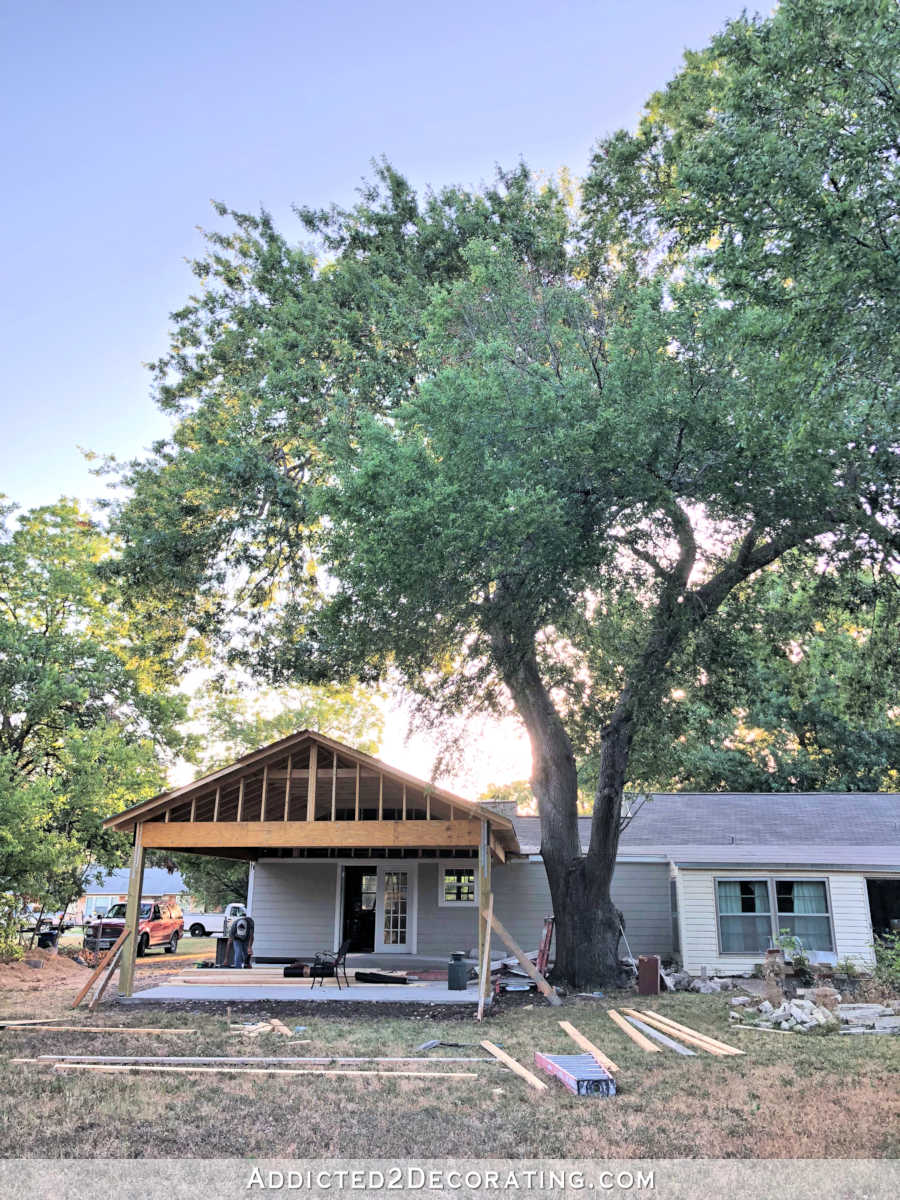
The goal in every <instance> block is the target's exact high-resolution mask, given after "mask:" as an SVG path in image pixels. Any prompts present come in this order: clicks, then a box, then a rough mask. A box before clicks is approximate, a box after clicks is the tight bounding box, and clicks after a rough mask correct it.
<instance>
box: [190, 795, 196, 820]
mask: <svg viewBox="0 0 900 1200" xmlns="http://www.w3.org/2000/svg"><path fill="white" fill-rule="evenodd" d="M191 820H192V821H196V820H197V797H196V796H194V798H193V799H192V800H191Z"/></svg>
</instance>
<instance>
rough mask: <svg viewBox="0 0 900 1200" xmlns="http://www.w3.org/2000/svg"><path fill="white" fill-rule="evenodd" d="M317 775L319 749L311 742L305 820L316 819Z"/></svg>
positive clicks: (311, 820)
mask: <svg viewBox="0 0 900 1200" xmlns="http://www.w3.org/2000/svg"><path fill="white" fill-rule="evenodd" d="M318 775H319V747H318V745H317V743H316V742H313V743H312V745H311V746H310V748H309V781H308V783H307V785H306V819H307V821H309V822H310V823H312V822H313V821H315V819H316V779H317V778H318Z"/></svg>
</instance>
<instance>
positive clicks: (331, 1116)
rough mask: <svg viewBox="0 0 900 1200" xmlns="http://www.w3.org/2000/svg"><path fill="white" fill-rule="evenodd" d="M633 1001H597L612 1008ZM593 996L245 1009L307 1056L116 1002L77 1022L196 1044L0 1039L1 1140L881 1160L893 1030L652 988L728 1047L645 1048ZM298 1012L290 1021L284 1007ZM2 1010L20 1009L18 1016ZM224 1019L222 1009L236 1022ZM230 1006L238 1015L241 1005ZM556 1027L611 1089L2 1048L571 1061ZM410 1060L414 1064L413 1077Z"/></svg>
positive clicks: (672, 1009)
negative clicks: (779, 1020) (199, 1065)
mask: <svg viewBox="0 0 900 1200" xmlns="http://www.w3.org/2000/svg"><path fill="white" fill-rule="evenodd" d="M634 999H635V998H634V997H628V998H624V997H616V998H615V999H613V998H611V999H610V1001H609V1003H610V1004H615V1005H616V1006H617V1007H618V1006H619V1005H620V1004H622V1003H624V1004H633V1002H634ZM606 1007H607V1002H606V1001H602V1002H597V1001H589V1002H588V1001H586V1002H582V1003H570V1004H567V1005H566V1006H565V1008H564V1010H562V1011H560V1010H552V1009H550V1008H549V1007H548V1006H545V1005H543V1004H541V1003H540V1002H537V1003H536V1004H535V1005H534V1007H532V1008H523V1007H519V1008H513V1009H508V1010H507V1011H505V1012H500V1013H497V1014H496V1015H494V1016H492V1017H491V1019H490V1020H489V1021H487V1022H485V1024H484V1026H481V1027H480V1026H478V1025H477V1024H476V1023H475V1022H474V1021H471V1020H461V1019H459V1018H458V1017H457V1018H456V1019H451V1018H450V1017H449V1016H448V1017H446V1019H444V1018H443V1017H442V1016H439V1017H438V1018H436V1019H421V1018H419V1019H415V1018H413V1017H402V1016H385V1015H379V1012H378V1009H377V1006H373V1007H372V1013H371V1016H366V1017H362V1018H360V1017H353V1018H351V1017H349V1016H348V1015H347V1014H346V1012H343V1013H342V1012H341V1011H340V1010H339V1009H338V1008H337V1006H335V1007H334V1008H324V1009H323V1007H322V1006H320V1005H317V1006H316V1011H315V1013H314V1014H310V1013H309V1012H308V1011H304V1010H302V1009H298V1008H297V1006H294V1005H291V1004H290V1003H287V1002H281V1003H273V1004H271V1005H268V1006H261V1007H258V1008H257V1010H256V1011H255V1012H254V1016H258V1017H259V1018H263V1017H264V1016H265V1015H266V1012H268V1013H269V1015H277V1016H279V1017H280V1019H281V1020H283V1021H284V1022H285V1024H287V1025H288V1026H289V1027H292V1026H293V1025H294V1024H302V1025H306V1026H307V1032H305V1033H304V1034H303V1035H302V1036H303V1037H304V1038H309V1039H310V1042H309V1044H308V1045H302V1046H300V1045H296V1044H292V1043H291V1042H290V1041H288V1039H287V1038H283V1037H281V1036H279V1035H277V1034H269V1035H262V1036H261V1037H257V1038H253V1039H242V1038H239V1037H230V1036H229V1035H228V1032H227V1022H226V1020H225V1016H224V1006H219V1008H220V1009H221V1010H222V1011H219V1012H210V1011H209V1010H208V1009H207V1008H205V1009H204V1010H203V1011H198V1010H197V1009H187V1008H186V1006H185V1008H184V1009H177V1008H176V1009H173V1008H162V1007H158V1006H149V1005H140V1006H134V1007H123V1006H120V1005H116V1006H114V1007H112V1008H111V1009H109V1010H105V1011H103V1012H102V1013H98V1014H96V1015H95V1016H94V1017H93V1018H91V1023H92V1024H104V1023H105V1024H116V1025H121V1024H128V1025H153V1026H169V1027H171V1026H182V1027H183V1026H187V1025H191V1026H195V1027H197V1029H198V1031H199V1032H198V1033H197V1034H196V1035H183V1034H178V1033H176V1032H173V1033H172V1034H171V1036H153V1037H147V1036H144V1035H140V1034H134V1035H127V1034H126V1035H110V1036H109V1037H108V1038H103V1037H101V1036H98V1035H91V1034H85V1033H80V1032H79V1033H71V1034H69V1033H57V1034H48V1033H33V1032H32V1033H29V1032H20V1033H15V1034H13V1033H11V1032H6V1033H2V1032H0V1073H2V1084H0V1086H2V1087H3V1089H4V1093H5V1096H6V1098H7V1103H6V1104H5V1105H4V1107H3V1111H2V1115H0V1138H2V1145H3V1146H4V1148H5V1153H6V1154H8V1155H11V1156H35V1157H37V1156H47V1157H83V1156H94V1155H97V1156H102V1155H110V1156H114V1157H115V1156H121V1157H141V1156H175V1157H177V1156H185V1157H189V1156H195V1155H196V1156H204V1157H205V1156H212V1157H218V1156H232V1155H248V1156H249V1155H256V1156H265V1157H280V1156H290V1157H294V1156H296V1157H307V1156H321V1157H328V1156H335V1157H350V1156H359V1157H365V1156H369V1155H379V1156H382V1157H393V1156H432V1157H454V1156H463V1155H471V1156H481V1155H498V1156H503V1157H510V1158H519V1157H561V1156H574V1157H613V1156H615V1157H665V1156H669V1157H676V1158H677V1157H685V1158H689V1157H741V1158H758V1157H763V1158H767V1157H772V1158H779V1157H785V1158H789V1157H813V1158H829V1157H851V1158H852V1157H879V1156H890V1155H892V1154H895V1153H896V1152H897V1149H898V1147H897V1144H896V1142H893V1141H891V1140H890V1139H891V1134H890V1131H891V1129H892V1127H893V1128H896V1127H897V1124H898V1122H897V1117H898V1115H900V1114H898V1102H897V1089H896V1082H895V1080H896V1078H897V1068H898V1065H900V1062H898V1059H900V1053H898V1052H900V1039H897V1038H888V1037H868V1038H851V1037H840V1036H837V1035H835V1036H832V1037H805V1036H801V1035H796V1036H793V1037H787V1036H785V1037H780V1036H775V1035H771V1036H766V1035H763V1034H755V1033H740V1032H739V1031H736V1030H734V1029H730V1028H729V1026H728V1004H727V1000H726V999H725V998H723V997H718V996H683V995H677V996H666V997H660V998H659V999H658V1000H654V1001H653V1002H652V1003H650V1004H646V1005H645V1004H643V1003H640V1004H638V1005H637V1007H642V1008H643V1007H647V1008H651V1007H652V1008H655V1009H657V1010H658V1011H660V1012H661V1013H664V1014H666V1015H668V1016H671V1017H673V1018H674V1019H675V1020H678V1021H682V1022H684V1023H685V1024H687V1025H691V1026H692V1027H694V1028H696V1029H700V1030H702V1031H704V1032H707V1033H710V1034H712V1035H713V1036H714V1037H718V1038H720V1039H723V1040H725V1041H730V1042H732V1043H736V1044H739V1045H740V1046H741V1047H743V1048H744V1049H746V1050H747V1054H746V1056H743V1057H734V1058H712V1057H710V1056H708V1055H703V1054H700V1055H698V1056H697V1057H696V1058H682V1057H679V1056H677V1055H675V1054H673V1053H671V1052H668V1051H666V1052H665V1053H663V1054H657V1055H649V1054H645V1053H644V1052H643V1051H642V1050H640V1048H639V1047H637V1046H635V1045H634V1044H633V1043H632V1042H630V1041H629V1040H628V1038H626V1036H625V1035H624V1034H623V1033H622V1032H621V1030H619V1029H617V1028H616V1026H615V1025H613V1023H612V1022H611V1021H610V1020H609V1018H608V1017H607V1015H606ZM301 1012H302V1014H303V1015H300V1014H301ZM20 1015H21V1016H26V1015H32V1014H30V1013H25V1012H22V1013H21V1014H20ZM237 1015H238V1014H237V1013H235V1016H237ZM242 1015H243V1014H242ZM560 1017H563V1018H567V1019H569V1020H571V1021H572V1023H573V1024H574V1025H575V1026H576V1027H577V1028H579V1029H580V1030H581V1031H582V1032H583V1033H584V1034H586V1035H587V1036H588V1037H589V1038H591V1039H592V1040H593V1041H595V1042H596V1043H597V1044H598V1045H599V1046H600V1047H601V1048H602V1049H603V1050H605V1051H606V1052H607V1053H608V1054H609V1055H611V1057H612V1058H613V1059H614V1060H615V1061H616V1062H617V1063H618V1064H619V1065H620V1067H621V1070H620V1072H619V1075H618V1081H619V1088H620V1091H619V1095H618V1096H617V1097H615V1098H614V1099H610V1100H604V1099H581V1098H578V1097H575V1096H572V1095H571V1094H570V1093H568V1092H567V1091H565V1090H564V1089H563V1088H562V1086H561V1085H559V1084H557V1083H556V1082H551V1083H550V1090H549V1091H548V1092H546V1093H543V1094H541V1095H538V1094H537V1093H536V1092H534V1091H532V1090H531V1089H529V1088H528V1087H527V1086H526V1085H525V1084H524V1083H523V1082H522V1081H521V1080H519V1079H517V1078H516V1077H515V1076H513V1075H512V1074H511V1073H509V1072H507V1071H504V1070H502V1069H501V1068H499V1067H498V1066H496V1065H494V1064H493V1063H484V1064H472V1065H471V1066H469V1065H467V1064H457V1065H454V1067H452V1068H450V1069H453V1070H457V1069H458V1070H474V1071H476V1072H477V1073H478V1075H479V1079H478V1080H468V1079H458V1080H454V1079H449V1078H448V1079H441V1080H432V1079H409V1078H404V1077H398V1078H390V1077H387V1076H375V1077H372V1078H362V1077H355V1076H336V1077H331V1076H325V1077H322V1078H316V1077H312V1076H297V1077H287V1076H274V1077H271V1078H269V1077H265V1076H240V1075H178V1074H173V1075H168V1074H153V1075H128V1074H124V1073H123V1074H116V1075H98V1074H96V1073H92V1072H83V1073H82V1072H77V1073H75V1072H73V1073H68V1074H54V1073H53V1072H52V1071H51V1070H48V1069H45V1068H37V1067H23V1066H18V1065H16V1064H12V1063H10V1062H9V1059H10V1058H11V1057H13V1056H23V1057H31V1056H37V1055H40V1054H43V1053H60V1054H73V1053H74V1054H80V1053H84V1054H140V1055H160V1056H162V1055H182V1054H190V1055H228V1054H251V1055H267V1054H269V1055H276V1054H277V1055H286V1054H287V1055H290V1054H296V1055H309V1054H314V1055H323V1054H332V1055H348V1056H349V1055H360V1056H364V1055H373V1056H381V1055H410V1054H413V1053H414V1052H415V1047H416V1046H418V1045H419V1044H420V1043H422V1042H424V1041H426V1040H427V1039H429V1038H440V1039H442V1040H445V1041H452V1042H467V1043H471V1046H470V1047H466V1048H462V1049H440V1050H438V1051H432V1052H431V1053H429V1054H428V1055H427V1058H428V1060H429V1062H431V1063H433V1064H434V1066H433V1067H432V1068H430V1069H433V1070H434V1071H439V1070H440V1060H441V1058H446V1057H454V1056H469V1055H480V1054H481V1051H480V1050H479V1049H478V1048H477V1042H478V1041H479V1039H480V1038H481V1037H489V1038H490V1039H491V1040H493V1041H495V1042H498V1043H501V1044H502V1046H503V1048H504V1049H505V1050H506V1051H507V1052H508V1053H509V1054H512V1055H513V1057H515V1058H517V1059H518V1060H519V1061H520V1062H523V1063H526V1064H527V1065H531V1064H533V1061H534V1051H535V1050H545V1051H549V1052H572V1051H573V1050H574V1049H575V1048H574V1046H573V1044H572V1043H571V1042H570V1041H569V1039H568V1037H567V1036H566V1035H565V1034H564V1033H563V1032H562V1030H561V1029H560V1028H559V1026H558V1020H559V1019H560ZM426 1069H429V1068H426Z"/></svg>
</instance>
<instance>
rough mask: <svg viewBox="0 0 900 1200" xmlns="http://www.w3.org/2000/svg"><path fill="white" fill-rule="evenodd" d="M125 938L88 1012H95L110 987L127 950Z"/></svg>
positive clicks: (111, 961)
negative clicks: (123, 953) (124, 951)
mask: <svg viewBox="0 0 900 1200" xmlns="http://www.w3.org/2000/svg"><path fill="white" fill-rule="evenodd" d="M128 932H129V931H127V930H126V931H124V933H125V937H127V935H128ZM125 937H123V938H122V945H121V946H119V948H118V950H117V951H116V952H115V954H114V955H113V956H112V958H111V959H110V963H109V967H108V968H107V971H106V974H105V975H104V976H103V978H102V979H101V981H100V986H99V987H98V988H97V990H96V992H94V994H93V996H91V1002H90V1004H89V1005H88V1012H93V1011H94V1009H95V1008H96V1007H97V1005H98V1004H99V1003H100V998H101V996H102V995H103V993H104V992H105V991H106V989H107V988H108V987H109V981H110V980H111V979H112V977H113V975H114V974H115V971H116V967H117V966H118V965H119V959H120V958H121V956H122V951H123V950H124V949H125Z"/></svg>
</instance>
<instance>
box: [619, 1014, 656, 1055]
mask: <svg viewBox="0 0 900 1200" xmlns="http://www.w3.org/2000/svg"><path fill="white" fill-rule="evenodd" d="M607 1016H608V1017H609V1019H610V1020H611V1021H614V1022H615V1023H616V1025H618V1026H619V1028H620V1029H621V1030H622V1032H623V1033H624V1034H627V1036H628V1037H630V1038H631V1040H632V1041H633V1042H634V1043H635V1044H636V1045H638V1046H640V1048H641V1049H642V1050H646V1051H647V1053H648V1054H660V1053H661V1051H660V1048H659V1046H654V1044H653V1043H652V1042H651V1041H650V1040H649V1038H646V1037H645V1036H644V1035H643V1034H642V1033H639V1032H638V1031H637V1030H636V1029H634V1028H633V1027H632V1026H631V1025H629V1024H628V1022H627V1021H626V1020H625V1018H624V1017H623V1016H620V1014H619V1013H617V1012H616V1010H615V1009H614V1008H611V1009H610V1010H609V1012H608V1013H607ZM645 1028H646V1026H645Z"/></svg>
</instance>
